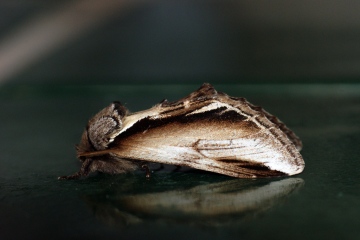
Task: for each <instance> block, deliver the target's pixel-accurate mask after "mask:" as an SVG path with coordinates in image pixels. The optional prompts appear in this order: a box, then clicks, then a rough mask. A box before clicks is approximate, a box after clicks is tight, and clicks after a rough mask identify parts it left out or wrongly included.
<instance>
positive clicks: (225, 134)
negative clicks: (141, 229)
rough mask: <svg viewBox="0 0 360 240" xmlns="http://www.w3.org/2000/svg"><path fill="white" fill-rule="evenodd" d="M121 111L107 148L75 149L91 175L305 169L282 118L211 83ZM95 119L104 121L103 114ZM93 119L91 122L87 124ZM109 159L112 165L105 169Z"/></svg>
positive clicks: (264, 173)
mask: <svg viewBox="0 0 360 240" xmlns="http://www.w3.org/2000/svg"><path fill="white" fill-rule="evenodd" d="M117 108H119V107H118V106H117ZM120 109H121V110H122V111H121V113H122V114H118V115H120V116H121V118H120V119H119V120H117V121H118V122H121V128H114V130H112V129H110V130H111V131H112V132H110V136H112V139H111V140H109V141H108V143H107V146H106V148H105V149H95V150H94V149H93V148H90V147H89V149H88V150H87V151H86V150H85V151H84V149H81V150H82V151H78V157H79V158H80V159H92V165H91V167H90V169H91V170H92V171H96V170H98V171H102V172H108V173H109V172H110V173H114V172H115V173H120V172H124V171H126V170H127V169H128V171H132V170H133V169H134V166H136V164H138V165H139V166H140V165H142V164H143V163H144V162H157V163H164V164H173V165H180V166H188V167H192V168H196V169H200V170H205V171H210V172H215V173H220V174H225V175H229V176H234V177H240V178H254V177H268V176H281V175H294V174H298V173H300V172H302V171H303V169H304V166H305V163H304V161H303V159H302V157H301V155H300V153H299V151H298V149H301V146H302V144H301V141H300V139H299V138H298V137H297V136H296V135H295V134H294V133H293V132H292V131H291V130H290V129H289V128H287V127H286V126H285V125H284V124H283V123H282V122H281V121H280V120H278V119H277V118H276V117H274V116H273V115H271V114H269V113H268V112H266V111H264V110H263V109H262V108H260V107H257V106H254V105H252V104H250V103H249V102H247V101H246V100H245V99H243V98H233V97H229V96H228V95H226V94H224V93H218V92H217V91H216V90H215V89H214V88H213V87H212V86H211V85H209V84H204V85H203V86H202V87H201V88H200V89H198V90H197V91H195V92H193V93H191V94H190V95H189V96H187V97H185V98H182V99H180V100H179V101H176V102H167V101H163V102H161V103H159V104H157V105H155V106H154V107H152V108H150V109H148V110H145V111H141V112H137V113H133V114H123V113H124V112H125V111H124V110H123V109H124V107H121V108H120ZM103 111H104V110H103ZM105 112H108V111H105ZM126 112H127V111H126ZM96 116H97V118H99V117H101V118H102V121H103V118H104V116H98V115H96ZM97 121H98V120H97V119H91V120H90V122H89V124H97ZM87 129H91V126H90V127H88V128H87ZM100 132H101V131H100ZM107 132H109V131H108V130H107ZM85 134H86V136H88V135H89V133H88V132H85ZM108 134H109V133H108ZM90 135H91V134H90ZM92 135H94V134H92ZM99 138H100V140H101V141H102V139H103V138H102V136H99ZM100 140H97V139H94V140H93V141H100ZM82 141H89V142H91V139H90V140H89V139H88V138H86V137H85V138H84V137H83V138H82ZM101 143H103V142H101ZM80 145H81V146H90V145H91V146H93V144H90V143H89V144H88V143H81V144H80ZM83 148H84V147H83ZM107 159H109V164H110V162H111V164H112V165H111V167H109V166H106V162H107ZM100 161H101V164H100ZM124 163H126V164H124ZM112 168H115V170H111V169H112ZM79 175H80V176H81V171H80V172H79ZM83 175H87V174H83ZM65 178H66V177H65Z"/></svg>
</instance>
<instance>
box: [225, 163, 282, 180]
mask: <svg viewBox="0 0 360 240" xmlns="http://www.w3.org/2000/svg"><path fill="white" fill-rule="evenodd" d="M220 161H221V162H222V163H224V164H225V165H228V167H229V168H233V169H238V171H239V172H246V173H248V174H253V175H256V176H257V177H274V176H285V175H286V174H285V173H283V172H279V171H275V170H271V169H269V168H268V167H267V166H265V165H264V164H262V163H256V162H249V161H239V160H236V159H234V160H233V159H224V160H220Z"/></svg>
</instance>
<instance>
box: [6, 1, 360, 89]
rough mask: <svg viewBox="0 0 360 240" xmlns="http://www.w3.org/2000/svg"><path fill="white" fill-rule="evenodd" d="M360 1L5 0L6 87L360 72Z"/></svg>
mask: <svg viewBox="0 0 360 240" xmlns="http://www.w3.org/2000/svg"><path fill="white" fill-rule="evenodd" d="M359 10H360V2H359V1H356V0H348V1H336V0H328V1H324V0H311V1H310V0H295V1H286V0H274V1H266V0H259V1H251V0H241V1H211V0H207V1H194V0H191V1H188V0H183V1H161V0H159V1H146V0H72V1H69V0H62V1H41V0H11V1H10V0H5V1H1V2H0V86H1V85H7V84H19V83H21V84H32V83H36V84H38V83H40V84H42V83H61V84H63V83H74V84H83V83H92V84H98V83H110V84H112V83H150V82H153V83H175V82H176V83H190V82H191V83H194V82H199V83H200V82H205V81H206V82H213V83H214V82H218V83H227V82H229V83H253V82H255V83H268V82H269V83H274V82H276V83H279V82H281V83H283V82H285V83H288V82H289V83H293V82H296V83H304V82H305V83H313V82H316V83H328V82H332V83H333V82H358V81H359V79H360V67H359V64H360V14H359Z"/></svg>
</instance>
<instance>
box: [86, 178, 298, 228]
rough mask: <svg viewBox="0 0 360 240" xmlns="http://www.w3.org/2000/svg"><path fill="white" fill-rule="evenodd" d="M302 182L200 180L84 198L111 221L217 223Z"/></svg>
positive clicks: (251, 211)
mask: <svg viewBox="0 0 360 240" xmlns="http://www.w3.org/2000/svg"><path fill="white" fill-rule="evenodd" d="M303 183H304V182H303V180H302V179H301V178H287V179H282V180H278V181H271V182H269V181H258V180H256V181H253V180H242V179H235V180H230V181H223V182H217V183H207V184H201V183H200V182H199V185H197V186H195V187H190V188H188V189H185V190H184V189H183V188H181V187H178V189H176V188H175V187H174V188H172V187H171V188H172V189H173V190H170V191H165V192H151V193H140V194H139V193H136V194H123V193H115V194H110V195H109V194H108V193H106V194H105V193H103V194H102V193H100V194H99V195H95V196H94V195H92V196H86V197H85V201H86V202H87V204H88V206H89V207H91V208H92V210H93V212H94V214H95V215H96V217H97V218H99V219H100V220H101V221H103V222H105V223H107V224H110V225H121V226H125V225H131V224H139V223H145V222H147V221H148V222H166V223H169V222H170V223H171V222H176V223H184V224H196V225H205V226H217V225H224V224H227V223H234V222H238V221H241V220H243V219H244V218H249V217H250V218H251V217H254V216H255V215H256V214H258V213H261V212H263V211H265V210H267V209H269V208H270V207H272V206H273V205H274V204H277V203H278V202H279V201H280V202H281V200H284V199H285V198H286V197H287V196H288V195H290V194H291V193H293V192H294V191H295V190H297V189H299V188H300V187H301V186H302V185H303ZM105 195H106V197H104V196H105ZM104 198H105V199H104Z"/></svg>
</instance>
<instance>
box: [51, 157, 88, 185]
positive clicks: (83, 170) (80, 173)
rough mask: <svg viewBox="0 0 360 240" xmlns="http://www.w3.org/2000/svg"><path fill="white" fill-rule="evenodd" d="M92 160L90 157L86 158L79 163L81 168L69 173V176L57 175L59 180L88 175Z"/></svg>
mask: <svg viewBox="0 0 360 240" xmlns="http://www.w3.org/2000/svg"><path fill="white" fill-rule="evenodd" d="M91 163H92V161H91V159H89V158H88V159H86V160H85V161H84V162H83V164H82V165H81V169H80V171H78V172H76V173H74V174H72V175H69V176H61V177H58V179H59V180H64V179H65V180H70V179H79V178H81V177H86V176H87V175H89V173H90V172H91V169H90V165H91Z"/></svg>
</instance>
